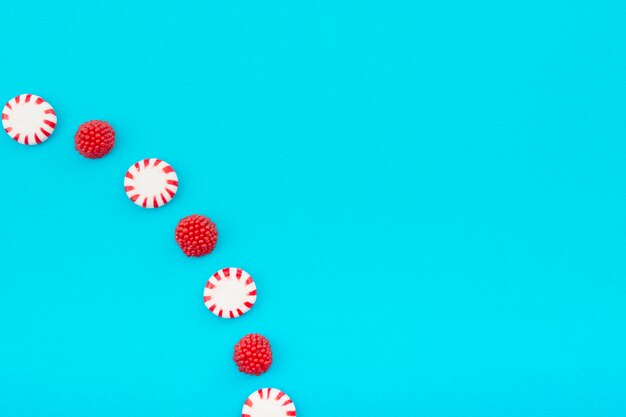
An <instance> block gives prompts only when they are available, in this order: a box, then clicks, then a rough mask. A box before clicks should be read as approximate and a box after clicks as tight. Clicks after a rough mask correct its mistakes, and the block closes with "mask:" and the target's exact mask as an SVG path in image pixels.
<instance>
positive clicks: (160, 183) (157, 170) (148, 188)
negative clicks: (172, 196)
mask: <svg viewBox="0 0 626 417" xmlns="http://www.w3.org/2000/svg"><path fill="white" fill-rule="evenodd" d="M166 187H167V177H166V176H165V175H163V171H162V170H161V167H149V168H142V170H141V172H140V173H139V174H137V176H136V178H135V189H136V190H137V192H139V194H141V195H144V196H147V197H153V196H155V195H159V194H161V193H162V192H163V190H164V189H165V188H166Z"/></svg>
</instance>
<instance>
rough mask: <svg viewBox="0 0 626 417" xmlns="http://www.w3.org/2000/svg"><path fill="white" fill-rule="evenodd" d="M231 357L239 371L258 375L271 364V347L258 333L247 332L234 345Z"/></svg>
mask: <svg viewBox="0 0 626 417" xmlns="http://www.w3.org/2000/svg"><path fill="white" fill-rule="evenodd" d="M233 359H234V360H235V363H236V364H237V367H238V368H239V371H240V372H244V373H246V374H250V375H257V376H259V375H261V374H262V373H263V372H266V371H267V370H268V369H269V368H270V365H271V364H272V347H271V346H270V342H269V340H267V339H266V338H265V337H263V336H261V335H260V334H255V333H252V334H248V335H245V336H244V337H242V338H241V340H240V341H239V342H238V343H237V344H236V345H235V354H234V355H233Z"/></svg>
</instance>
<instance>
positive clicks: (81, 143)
mask: <svg viewBox="0 0 626 417" xmlns="http://www.w3.org/2000/svg"><path fill="white" fill-rule="evenodd" d="M74 141H75V142H76V150H77V151H78V153H79V154H81V155H82V156H84V157H86V158H90V159H97V158H102V157H103V156H104V155H106V154H108V153H109V152H111V149H113V145H114V144H115V131H114V130H113V128H112V127H111V125H110V124H108V123H107V122H103V121H101V120H92V121H90V122H86V123H83V124H82V125H80V127H79V128H78V131H77V132H76V135H75V136H74Z"/></svg>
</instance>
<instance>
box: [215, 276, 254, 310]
mask: <svg viewBox="0 0 626 417" xmlns="http://www.w3.org/2000/svg"><path fill="white" fill-rule="evenodd" d="M255 302H256V284H255V283H254V280H253V279H252V277H251V276H250V274H248V273H247V272H246V271H244V270H243V269H240V268H224V269H221V270H219V271H217V272H216V273H215V274H213V276H212V277H211V278H209V280H208V281H207V283H206V286H205V287H204V304H205V305H206V306H207V308H208V309H209V310H210V311H211V312H212V313H213V314H215V315H216V316H219V317H223V318H225V319H233V318H236V317H239V316H241V315H243V314H244V313H246V312H248V311H249V310H250V309H251V308H252V306H253V305H254V303H255Z"/></svg>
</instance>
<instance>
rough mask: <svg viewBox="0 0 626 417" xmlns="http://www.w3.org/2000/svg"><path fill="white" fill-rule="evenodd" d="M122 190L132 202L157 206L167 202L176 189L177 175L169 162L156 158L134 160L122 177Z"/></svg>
mask: <svg viewBox="0 0 626 417" xmlns="http://www.w3.org/2000/svg"><path fill="white" fill-rule="evenodd" d="M124 190H125V191H126V195H127V196H128V198H129V199H130V201H132V202H133V203H135V204H137V205H138V206H141V207H143V208H157V207H161V206H163V205H165V204H167V203H169V202H170V201H171V200H172V198H174V195H176V191H177V190H178V176H177V175H176V171H174V168H172V166H171V165H170V164H168V163H167V162H165V161H162V160H160V159H156V158H148V159H143V160H141V161H138V162H136V163H135V164H134V165H132V166H131V167H130V168H128V171H126V177H125V178H124Z"/></svg>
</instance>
